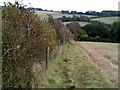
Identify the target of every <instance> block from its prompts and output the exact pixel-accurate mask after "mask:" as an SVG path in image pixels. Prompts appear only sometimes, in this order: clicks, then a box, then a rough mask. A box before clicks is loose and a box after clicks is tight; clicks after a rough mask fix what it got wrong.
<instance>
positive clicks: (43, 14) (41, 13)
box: [35, 11, 94, 18]
mask: <svg viewBox="0 0 120 90" xmlns="http://www.w3.org/2000/svg"><path fill="white" fill-rule="evenodd" d="M35 13H36V14H37V15H39V16H40V17H41V18H47V17H48V16H47V14H51V15H52V16H53V18H60V17H62V16H66V17H73V15H76V16H87V17H94V16H92V15H82V14H81V15H79V14H62V13H61V12H48V11H35Z"/></svg>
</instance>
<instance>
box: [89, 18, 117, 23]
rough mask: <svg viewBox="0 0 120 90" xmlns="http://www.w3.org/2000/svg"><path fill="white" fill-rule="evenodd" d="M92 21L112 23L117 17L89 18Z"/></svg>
mask: <svg viewBox="0 0 120 90" xmlns="http://www.w3.org/2000/svg"><path fill="white" fill-rule="evenodd" d="M91 20H94V21H101V22H104V23H107V24H112V23H113V22H115V21H118V17H104V18H95V19H91Z"/></svg>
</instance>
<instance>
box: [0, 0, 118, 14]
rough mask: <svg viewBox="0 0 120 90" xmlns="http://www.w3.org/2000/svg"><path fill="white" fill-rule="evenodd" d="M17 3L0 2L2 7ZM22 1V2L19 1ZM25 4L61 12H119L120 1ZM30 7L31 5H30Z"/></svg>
mask: <svg viewBox="0 0 120 90" xmlns="http://www.w3.org/2000/svg"><path fill="white" fill-rule="evenodd" d="M7 1H10V2H12V3H13V2H15V0H0V5H3V4H2V3H3V2H7ZM18 1H22V0H18ZM23 2H24V4H27V5H28V4H29V3H31V6H32V7H35V8H36V7H37V8H42V9H48V10H54V11H61V10H69V11H72V10H73V11H82V12H85V11H88V10H92V11H93V10H95V11H99V12H100V11H102V10H118V2H119V0H23ZM28 6H30V5H28Z"/></svg>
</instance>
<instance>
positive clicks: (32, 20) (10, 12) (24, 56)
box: [2, 3, 57, 88]
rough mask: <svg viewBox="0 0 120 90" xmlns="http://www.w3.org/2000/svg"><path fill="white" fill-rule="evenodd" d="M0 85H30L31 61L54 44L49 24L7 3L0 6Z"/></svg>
mask: <svg viewBox="0 0 120 90" xmlns="http://www.w3.org/2000/svg"><path fill="white" fill-rule="evenodd" d="M2 15H3V16H2V21H3V26H2V30H3V35H2V50H3V53H2V55H3V56H2V60H3V62H2V65H3V68H2V70H3V75H2V76H3V87H19V86H21V87H24V88H26V87H31V81H32V72H31V69H32V64H33V63H34V62H35V61H36V60H37V61H39V62H40V61H42V60H45V53H46V48H47V47H48V46H49V48H50V50H53V49H54V48H55V46H56V44H57V42H56V40H57V37H56V32H55V30H54V29H53V27H52V26H51V25H50V24H49V23H47V22H45V21H42V20H41V19H40V18H39V17H38V16H37V15H35V14H34V11H32V10H27V9H25V8H24V7H21V6H20V5H19V4H18V3H16V4H15V5H13V4H11V3H8V4H5V7H4V8H3V10H2Z"/></svg>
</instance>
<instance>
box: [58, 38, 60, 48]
mask: <svg viewBox="0 0 120 90" xmlns="http://www.w3.org/2000/svg"><path fill="white" fill-rule="evenodd" d="M58 50H60V40H58Z"/></svg>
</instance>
